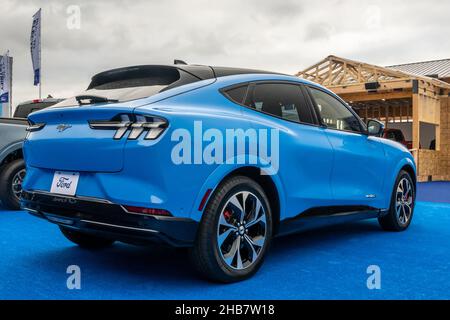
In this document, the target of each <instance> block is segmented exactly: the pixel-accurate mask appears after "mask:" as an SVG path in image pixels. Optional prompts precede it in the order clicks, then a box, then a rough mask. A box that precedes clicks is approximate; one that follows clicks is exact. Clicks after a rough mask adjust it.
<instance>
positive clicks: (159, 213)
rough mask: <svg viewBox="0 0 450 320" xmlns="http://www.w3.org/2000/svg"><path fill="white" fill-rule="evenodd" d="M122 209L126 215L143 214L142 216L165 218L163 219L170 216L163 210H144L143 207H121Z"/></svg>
mask: <svg viewBox="0 0 450 320" xmlns="http://www.w3.org/2000/svg"><path fill="white" fill-rule="evenodd" d="M123 208H124V209H125V210H126V211H127V212H128V213H134V214H144V215H150V216H165V217H171V216H172V214H171V213H170V212H169V211H167V210H164V209H154V208H145V207H135V206H123Z"/></svg>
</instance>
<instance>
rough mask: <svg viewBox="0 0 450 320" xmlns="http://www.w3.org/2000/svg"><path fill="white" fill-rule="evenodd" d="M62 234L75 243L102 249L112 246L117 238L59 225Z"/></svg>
mask: <svg viewBox="0 0 450 320" xmlns="http://www.w3.org/2000/svg"><path fill="white" fill-rule="evenodd" d="M59 229H61V232H62V234H63V235H64V236H65V237H66V238H67V239H68V240H70V241H72V242H73V243H75V244H77V245H79V246H80V247H81V248H85V249H101V248H106V247H109V246H111V245H112V244H113V243H114V242H115V240H111V239H107V238H102V237H98V236H94V235H91V234H87V233H83V232H80V231H77V230H73V229H70V228H66V227H62V226H59Z"/></svg>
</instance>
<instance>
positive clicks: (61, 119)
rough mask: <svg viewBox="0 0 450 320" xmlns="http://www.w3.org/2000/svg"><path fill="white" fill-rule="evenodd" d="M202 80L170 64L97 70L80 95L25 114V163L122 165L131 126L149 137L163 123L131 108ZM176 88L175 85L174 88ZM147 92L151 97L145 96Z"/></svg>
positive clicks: (88, 167) (68, 167)
mask: <svg viewBox="0 0 450 320" xmlns="http://www.w3.org/2000/svg"><path fill="white" fill-rule="evenodd" d="M194 71H195V70H194ZM204 78H208V76H207V77H204ZM201 80H203V78H202V77H201V76H198V75H196V74H194V73H191V72H187V71H185V70H181V69H179V68H178V67H175V66H138V67H127V68H121V69H114V70H110V71H106V72H102V73H100V74H98V75H96V76H94V77H93V78H92V82H91V84H90V85H89V87H88V89H87V90H86V91H85V92H83V93H82V94H79V95H77V96H75V97H73V98H70V99H67V100H65V101H63V102H61V103H58V104H56V105H54V106H52V107H50V108H47V109H45V110H42V111H38V112H35V113H33V114H31V115H30V117H29V121H30V123H31V126H30V127H29V130H30V132H29V134H28V136H27V139H26V141H25V148H24V149H25V157H26V162H27V165H29V166H33V167H38V168H46V169H53V170H63V171H88V172H89V171H95V172H118V171H120V170H122V167H123V162H124V161H123V152H124V146H125V144H126V141H127V139H130V138H132V137H133V130H132V129H133V128H134V127H132V125H133V126H134V125H137V127H136V131H135V133H139V135H140V134H141V133H142V134H145V135H146V136H145V138H149V139H154V138H155V137H157V135H158V134H159V133H160V132H161V130H160V129H162V127H163V126H164V125H166V123H164V122H161V121H160V120H161V119H158V118H157V117H151V116H149V117H140V118H139V117H137V116H135V115H134V113H133V110H134V109H135V108H137V107H139V106H142V105H145V104H148V103H151V102H152V101H153V102H154V101H155V100H157V99H156V98H157V97H158V96H159V95H161V96H163V97H167V96H168V95H170V94H169V91H174V92H177V93H179V92H180V89H181V87H182V86H185V87H190V86H192V85H194V83H198V84H199V85H200V83H201V82H202V81H201ZM176 87H180V88H177V89H173V88H176ZM170 89H171V90H170ZM186 90H188V89H186ZM163 91H164V93H162V92H163ZM174 94H175V93H174ZM151 96H154V97H152V99H153V100H152V99H148V97H151ZM122 126H123V127H122ZM140 136H141V135H140ZM141 137H142V136H141Z"/></svg>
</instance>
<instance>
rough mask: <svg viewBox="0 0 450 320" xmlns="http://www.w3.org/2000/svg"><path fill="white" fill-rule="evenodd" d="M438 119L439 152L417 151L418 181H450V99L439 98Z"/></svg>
mask: <svg viewBox="0 0 450 320" xmlns="http://www.w3.org/2000/svg"><path fill="white" fill-rule="evenodd" d="M440 118H441V119H440V129H441V142H440V145H441V147H440V151H434V150H423V149H421V150H419V153H418V158H419V159H418V166H419V172H418V180H419V181H428V180H430V178H431V179H432V180H433V181H442V180H444V181H450V97H447V98H446V97H444V98H441V117H440Z"/></svg>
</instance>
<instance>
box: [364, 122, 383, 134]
mask: <svg viewBox="0 0 450 320" xmlns="http://www.w3.org/2000/svg"><path fill="white" fill-rule="evenodd" d="M367 133H368V134H369V136H375V137H382V136H383V133H384V123H383V122H381V121H378V120H375V119H370V120H369V121H367Z"/></svg>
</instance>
